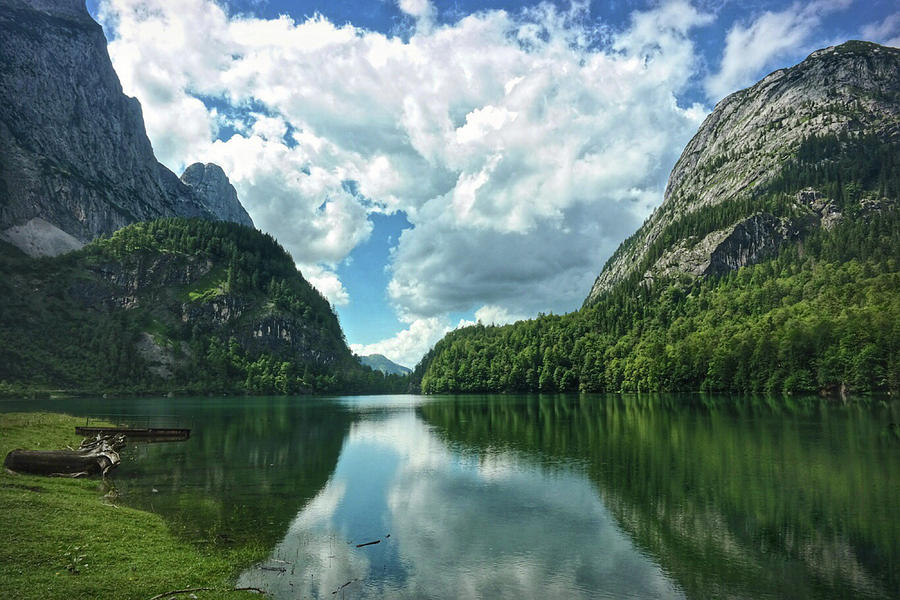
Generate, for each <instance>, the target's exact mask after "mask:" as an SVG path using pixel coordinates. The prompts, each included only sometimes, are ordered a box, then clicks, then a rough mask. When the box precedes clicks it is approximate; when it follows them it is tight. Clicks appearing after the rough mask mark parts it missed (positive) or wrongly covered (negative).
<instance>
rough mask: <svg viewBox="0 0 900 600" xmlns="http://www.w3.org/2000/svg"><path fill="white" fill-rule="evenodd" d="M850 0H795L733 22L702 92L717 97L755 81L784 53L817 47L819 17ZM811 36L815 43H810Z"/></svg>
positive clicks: (819, 43) (797, 53) (818, 42)
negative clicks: (743, 21)
mask: <svg viewBox="0 0 900 600" xmlns="http://www.w3.org/2000/svg"><path fill="white" fill-rule="evenodd" d="M851 3H852V0H818V1H817V2H795V3H794V4H792V5H791V6H789V7H788V8H786V9H785V10H783V11H778V12H772V11H765V12H763V13H762V14H761V15H759V16H758V17H757V18H756V19H755V20H753V22H751V23H749V24H741V23H738V24H735V25H734V26H733V27H732V28H731V29H730V30H729V31H728V35H727V37H726V40H725V52H724V54H723V56H722V63H721V65H720V67H719V71H718V72H717V73H714V74H712V75H710V76H709V77H708V78H707V80H706V92H707V95H708V96H709V97H710V99H712V100H719V99H721V98H723V97H724V96H726V95H728V94H730V93H731V92H734V91H736V90H738V89H740V88H743V87H746V86H748V85H750V84H752V83H753V82H755V81H756V80H757V79H758V78H759V76H760V75H761V74H762V72H763V70H764V69H765V68H766V67H768V66H769V65H771V63H772V61H773V60H774V59H776V58H779V57H783V56H784V55H785V54H791V55H799V54H802V53H803V52H804V51H806V53H808V51H811V50H813V49H815V47H820V46H821V45H823V44H822V42H821V39H816V32H817V28H818V27H819V24H820V23H821V21H822V19H823V18H824V17H825V16H827V15H829V14H831V13H834V12H836V11H840V10H844V9H846V8H848V7H849V6H850V4H851ZM811 39H816V42H817V44H816V43H813V44H812V45H810V41H811Z"/></svg>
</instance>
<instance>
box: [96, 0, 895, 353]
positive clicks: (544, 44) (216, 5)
mask: <svg viewBox="0 0 900 600" xmlns="http://www.w3.org/2000/svg"><path fill="white" fill-rule="evenodd" d="M87 4H88V9H89V11H90V12H91V14H92V15H94V17H95V18H96V19H97V20H98V21H99V22H100V23H101V25H103V27H104V32H105V33H106V36H107V39H108V40H109V51H110V56H111V58H112V60H113V65H114V67H115V68H116V71H117V73H118V74H119V77H120V79H121V81H122V85H123V88H124V89H125V92H126V93H127V94H129V95H132V96H135V97H137V98H138V99H139V100H140V101H141V105H142V107H143V111H144V119H145V123H146V126H147V132H148V135H149V137H150V140H151V142H152V143H153V147H154V150H155V152H156V154H157V158H159V160H160V161H161V162H163V163H164V164H166V165H167V166H168V167H170V168H171V169H173V170H175V171H176V172H179V173H180V172H181V170H182V169H183V168H184V166H186V165H187V164H190V163H192V162H195V161H203V162H215V163H217V164H220V165H221V166H222V167H223V168H224V169H225V171H226V172H227V173H228V174H229V177H230V178H231V180H232V183H233V184H234V185H235V187H236V188H237V190H238V194H239V196H240V198H241V200H242V202H243V203H244V205H245V206H246V208H247V210H248V212H249V213H250V215H251V217H253V219H254V222H255V223H256V225H257V227H259V228H260V229H262V230H264V231H268V232H270V233H272V234H273V235H275V237H276V238H278V240H279V241H280V242H281V243H282V244H283V245H284V246H285V247H286V248H287V249H288V250H289V251H290V252H291V254H292V256H293V257H294V259H295V261H296V262H297V264H298V267H299V268H300V269H301V271H302V272H303V274H304V276H306V277H307V278H308V279H309V280H310V281H311V282H312V283H313V284H314V285H316V286H317V287H318V288H319V289H320V290H321V291H322V292H323V293H324V294H325V295H326V296H327V297H328V298H329V299H330V300H331V301H332V303H333V304H334V305H335V306H336V309H337V312H338V315H339V317H340V320H341V324H342V326H343V328H344V331H345V333H346V335H347V339H348V341H349V342H350V343H351V347H353V348H354V350H355V351H357V352H358V353H360V354H368V353H373V352H380V353H382V354H385V355H387V356H388V357H389V358H391V359H393V360H395V361H397V362H400V363H401V364H406V365H408V366H413V365H414V364H415V362H416V361H417V360H418V359H419V358H420V357H421V356H422V354H423V353H424V352H426V351H427V350H428V349H429V348H430V347H431V346H432V345H433V344H434V343H435V342H436V341H437V340H438V339H440V337H441V336H442V335H443V334H444V333H445V332H446V331H449V330H450V329H452V328H454V327H457V326H459V325H460V324H466V323H470V322H474V321H476V320H481V321H483V322H486V323H490V322H495V323H505V322H511V321H514V320H517V319H520V318H528V317H533V316H535V315H536V314H537V313H539V312H545V313H548V312H555V313H561V312H566V311H570V310H574V309H576V308H577V307H578V306H580V304H581V302H582V300H583V299H584V297H585V296H586V295H587V293H588V291H589V289H590V285H591V283H592V282H593V279H594V278H595V277H596V275H597V274H598V273H599V271H600V269H601V268H602V266H603V263H604V262H605V260H606V259H607V258H608V257H609V255H610V254H611V253H612V251H613V250H614V249H615V248H616V246H617V245H618V244H619V243H620V242H621V241H622V240H623V239H624V238H625V237H627V236H628V235H629V234H631V233H632V232H633V231H634V230H635V229H636V228H637V227H638V226H639V225H640V223H641V222H642V221H643V220H644V219H645V218H646V217H647V216H648V215H649V214H650V213H651V212H652V210H653V209H654V208H655V207H656V206H658V205H659V203H660V202H661V201H662V197H663V191H664V189H665V183H666V179H667V177H668V173H669V171H670V170H671V168H672V166H673V165H674V163H675V161H676V160H677V158H678V156H679V154H680V152H681V150H682V148H683V147H684V145H685V144H686V142H687V141H688V140H689V139H690V137H691V136H692V135H693V133H694V132H695V131H696V129H697V127H698V126H699V124H700V123H701V122H702V120H703V118H704V117H705V116H706V115H707V114H708V113H709V111H710V110H712V107H713V106H714V105H715V103H716V102H717V101H718V100H720V99H721V98H723V97H724V96H725V95H727V94H728V93H731V92H733V91H735V90H738V89H740V88H742V87H746V86H747V85H750V84H752V83H753V82H755V81H757V80H758V79H760V78H761V77H762V76H764V75H765V74H767V73H768V72H770V71H772V70H775V69H777V68H782V67H786V66H790V65H792V64H795V63H797V62H799V61H800V60H802V59H803V58H804V57H805V56H807V55H808V54H809V53H810V52H811V51H813V50H816V49H818V48H821V47H825V46H828V45H833V44H835V43H840V42H843V41H846V40H848V39H868V40H871V41H876V42H879V43H886V44H889V45H894V46H896V45H898V43H900V9H898V8H897V5H896V3H895V2H891V1H886V0H874V1H859V0H856V1H854V0H818V1H813V2H794V3H788V2H757V3H747V2H734V1H728V0H700V1H696V2H689V1H687V0H675V1H663V2H638V1H607V2H590V3H588V2H581V3H578V2H575V3H570V2H554V3H541V4H529V3H520V2H509V1H502V0H496V1H480V2H476V1H471V0H454V1H435V2H432V1H429V0H396V1H394V0H383V1H382V0H372V1H356V2H354V1H350V0H334V1H331V2H315V1H298V2H287V1H283V0H282V1H276V0H268V1H266V0H233V1H230V2H226V1H214V0H180V1H179V2H174V1H171V0H88V3H87Z"/></svg>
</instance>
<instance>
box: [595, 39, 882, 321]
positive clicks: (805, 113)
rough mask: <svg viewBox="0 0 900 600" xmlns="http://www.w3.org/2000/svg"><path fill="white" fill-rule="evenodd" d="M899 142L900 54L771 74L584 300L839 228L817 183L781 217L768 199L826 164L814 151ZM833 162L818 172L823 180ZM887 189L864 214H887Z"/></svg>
mask: <svg viewBox="0 0 900 600" xmlns="http://www.w3.org/2000/svg"><path fill="white" fill-rule="evenodd" d="M898 141H900V50H898V49H897V48H890V47H884V46H879V45H877V44H873V43H869V42H859V41H851V42H847V43H845V44H842V45H840V46H833V47H830V48H826V49H824V50H818V51H816V52H814V53H812V54H811V55H810V56H809V57H808V58H807V59H806V60H804V61H803V62H802V63H800V64H798V65H796V66H794V67H791V68H788V69H780V70H778V71H775V72H774V73H771V74H770V75H768V76H767V77H765V78H764V79H763V80H762V81H760V82H759V83H757V84H756V85H753V86H752V87H750V88H747V89H745V90H741V91H739V92H735V93H734V94H731V95H730V96H728V97H727V98H725V99H724V100H722V101H721V102H719V104H718V105H717V106H716V107H715V110H713V112H712V113H710V115H709V116H708V117H707V118H706V120H705V121H704V122H703V125H702V126H701V127H700V130H699V131H698V132H697V134H696V135H695V136H694V138H693V139H692V140H691V141H690V143H689V144H688V145H687V147H686V148H685V149H684V152H683V153H682V155H681V158H680V159H679V160H678V162H677V163H676V165H675V168H674V169H673V171H672V174H671V176H670V177H669V183H668V185H667V187H666V192H665V196H664V200H663V203H662V204H661V205H660V207H659V208H658V209H657V210H656V211H655V212H654V213H653V215H652V216H651V217H650V218H649V219H648V221H647V222H646V223H645V224H644V225H643V226H642V227H641V228H640V229H639V230H638V231H637V232H636V233H635V234H634V235H633V236H632V237H630V238H629V239H628V240H627V241H626V242H625V243H623V244H622V246H621V247H620V248H619V249H618V250H617V251H616V252H615V254H613V256H612V257H611V258H610V259H609V261H608V262H607V264H606V266H605V267H604V268H603V271H602V272H601V274H600V276H599V277H598V278H597V280H596V281H595V283H594V286H593V288H592V289H591V291H590V294H589V295H588V297H587V300H586V301H585V304H587V305H589V304H592V303H593V302H595V301H596V300H597V299H598V298H599V297H600V296H601V295H602V294H603V293H605V292H608V291H609V290H611V289H612V288H613V287H614V286H616V285H617V284H618V283H620V282H622V281H625V280H628V279H631V280H635V281H637V280H640V281H644V282H647V283H649V282H651V281H653V280H656V279H659V278H663V279H671V278H673V277H677V276H678V275H681V274H686V275H689V276H699V275H711V274H722V273H725V272H728V271H731V270H734V269H737V268H740V267H741V266H745V265H749V264H755V263H758V262H760V261H761V260H764V259H767V258H771V257H773V256H775V255H776V254H777V253H778V250H779V248H781V247H782V246H783V245H784V244H786V243H789V242H793V241H796V240H798V239H800V238H802V237H804V236H805V235H807V234H808V233H809V232H810V231H811V229H813V228H817V227H831V226H833V225H834V223H835V222H836V221H837V220H839V219H840V218H841V207H839V206H838V202H836V200H838V199H836V198H834V197H833V195H832V194H831V192H832V190H830V189H822V188H821V186H816V185H815V184H816V178H815V176H813V177H811V178H807V181H806V182H805V183H807V184H811V185H809V186H805V187H804V188H803V189H800V190H790V191H791V192H792V193H794V194H795V197H794V199H793V202H791V203H790V206H782V207H780V210H777V211H776V210H773V207H772V206H771V203H769V202H767V200H770V199H771V195H772V193H773V192H782V191H787V188H788V187H790V186H791V183H792V179H793V180H797V179H798V178H797V177H796V175H797V173H796V171H797V169H798V168H802V167H803V166H804V165H801V164H800V163H807V164H808V165H812V163H814V162H816V161H815V160H810V159H815V158H816V157H814V156H812V154H814V153H815V152H816V148H815V146H818V148H819V152H820V153H822V152H821V150H822V148H824V147H825V146H826V145H828V144H831V145H834V144H837V145H838V148H837V149H838V150H839V151H841V152H843V153H845V154H846V153H852V152H855V151H856V150H857V148H858V147H859V146H861V145H862V146H866V147H867V148H869V149H872V147H873V146H879V145H884V144H896V143H897V142H898ZM823 157H824V154H823ZM835 158H836V157H828V158H827V159H826V160H825V161H824V162H822V164H819V165H812V166H813V167H814V168H818V169H821V170H822V171H823V172H824V171H825V170H826V169H827V168H828V166H829V165H828V163H829V161H831V162H833V160H834V159H835ZM895 164H896V163H895ZM820 178H821V177H820ZM880 191H881V190H878V189H876V190H872V192H873V193H870V194H867V195H866V198H865V199H863V200H864V202H863V206H862V208H863V209H864V210H869V211H876V212H877V211H878V210H880V207H881V204H882V201H883V194H879V193H878V192H880ZM775 212H778V213H779V214H775Z"/></svg>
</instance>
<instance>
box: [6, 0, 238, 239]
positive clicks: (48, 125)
mask: <svg viewBox="0 0 900 600" xmlns="http://www.w3.org/2000/svg"><path fill="white" fill-rule="evenodd" d="M215 170H216V169H211V168H210V167H207V168H206V169H204V173H206V172H210V175H205V176H203V177H200V180H199V181H200V182H201V183H199V184H198V185H199V187H197V185H195V184H186V183H185V182H183V181H181V180H179V178H178V177H177V176H176V175H175V174H174V173H172V172H171V171H170V170H169V169H167V168H166V167H164V166H163V165H161V164H160V163H159V162H158V161H157V160H156V158H155V156H154V154H153V149H152V147H151V145H150V141H149V139H148V138H147V135H146V132H145V130H144V122H143V116H142V113H141V107H140V104H139V103H138V101H137V100H136V99H134V98H130V97H128V96H126V95H125V94H124V93H123V92H122V86H121V84H120V83H119V79H118V77H117V76H116V73H115V71H114V70H113V67H112V63H111V62H110V59H109V54H108V52H107V49H106V38H105V37H104V35H103V30H102V29H101V27H100V26H99V25H98V24H97V23H96V22H95V21H94V20H93V19H92V18H91V17H90V15H89V14H88V12H87V10H86V9H85V5H84V0H0V238H2V239H4V240H6V241H8V242H10V243H12V244H13V245H15V246H17V247H19V248H20V249H22V250H23V251H25V252H27V253H28V254H31V255H33V256H36V255H55V254H59V253H61V252H65V251H67V250H72V249H75V248H79V247H81V246H82V245H84V243H86V242H88V241H90V240H92V239H94V238H96V237H97V236H99V235H101V234H110V233H112V232H114V231H115V230H117V229H119V228H121V227H123V226H125V225H127V224H129V223H135V222H138V221H147V220H151V219H155V218H159V217H171V216H180V217H202V218H208V219H225V220H235V221H237V222H240V223H242V224H245V225H252V223H251V222H250V221H249V217H248V216H247V215H246V213H245V212H244V211H243V209H241V208H239V206H236V204H237V199H236V196H235V195H234V194H233V191H234V190H233V188H231V187H230V185H228V184H227V179H224V178H223V177H221V176H219V174H218V173H212V171H215ZM191 181H195V180H194V179H191ZM223 182H224V183H223ZM218 192H221V193H222V194H224V196H222V197H218V196H215V195H214V193H218Z"/></svg>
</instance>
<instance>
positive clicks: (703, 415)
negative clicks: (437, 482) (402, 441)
mask: <svg viewBox="0 0 900 600" xmlns="http://www.w3.org/2000/svg"><path fill="white" fill-rule="evenodd" d="M420 413H421V414H422V416H423V417H424V418H425V419H426V421H427V422H428V423H431V424H432V425H434V426H436V427H437V428H438V430H439V431H440V434H441V436H442V437H444V438H445V439H447V440H448V441H449V442H452V443H454V444H459V445H461V446H464V447H467V448H470V449H472V451H473V452H478V453H485V454H489V453H491V452H493V451H496V449H497V448H509V449H511V450H515V451H518V452H521V453H523V454H524V455H527V456H529V457H533V458H534V459H535V460H536V461H538V462H542V461H543V462H545V461H548V460H553V459H554V458H556V459H558V458H567V459H571V460H576V461H581V462H582V464H583V465H584V472H585V473H586V474H587V476H588V477H589V478H590V480H591V481H592V482H593V483H594V484H595V485H596V488H597V490H598V491H599V493H600V496H601V497H602V498H603V502H604V504H605V505H606V507H607V508H608V509H609V510H610V512H611V513H612V514H613V515H614V516H615V519H616V522H617V523H619V525H620V526H621V527H622V528H623V529H624V530H625V531H627V532H628V534H629V536H630V538H631V539H632V540H633V541H634V543H635V544H636V545H637V547H638V548H640V549H641V550H642V551H644V552H646V553H647V554H648V555H649V556H651V557H653V558H654V559H655V560H656V561H658V563H659V564H660V565H661V567H662V568H663V569H665V571H666V572H667V573H669V574H671V576H672V577H673V579H674V580H675V581H676V582H677V583H678V585H679V586H680V587H681V588H682V589H683V590H684V591H685V593H686V594H687V595H688V596H689V597H692V598H709V597H722V596H733V597H743V596H746V597H753V598H764V597H771V598H779V597H784V596H785V594H787V595H789V596H790V597H792V598H837V597H848V598H849V597H854V598H862V597H873V598H891V597H897V596H898V592H900V589H898V581H900V580H898V569H897V564H898V558H900V551H898V543H900V525H898V520H897V518H896V516H897V514H898V513H897V510H898V508H900V504H898V503H900V501H898V498H900V488H898V479H897V477H898V474H900V460H898V459H900V452H898V450H900V446H898V444H897V441H896V440H895V439H894V438H893V437H892V436H891V435H890V434H886V432H888V431H890V430H889V429H888V428H887V425H888V424H889V423H890V422H892V421H893V422H896V421H897V420H898V419H897V404H896V403H894V405H893V407H892V408H891V409H879V408H877V407H875V408H872V407H867V406H865V405H853V406H850V407H830V406H827V405H825V404H823V403H822V402H821V401H818V400H807V401H791V402H787V403H784V402H776V403H773V402H771V401H769V402H764V401H754V400H733V399H720V400H717V399H705V400H704V401H703V403H700V402H696V401H695V402H689V401H686V399H685V398H684V397H680V398H658V397H654V398H639V397H626V398H620V397H615V396H610V397H588V396H583V397H580V398H577V397H571V396H568V397H566V396H557V397H540V398H530V399H506V398H498V397H483V398H479V399H475V398H470V399H469V400H468V401H464V402H453V401H445V402H436V403H433V404H429V405H425V406H423V407H421V409H420ZM787 590H789V592H787Z"/></svg>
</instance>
